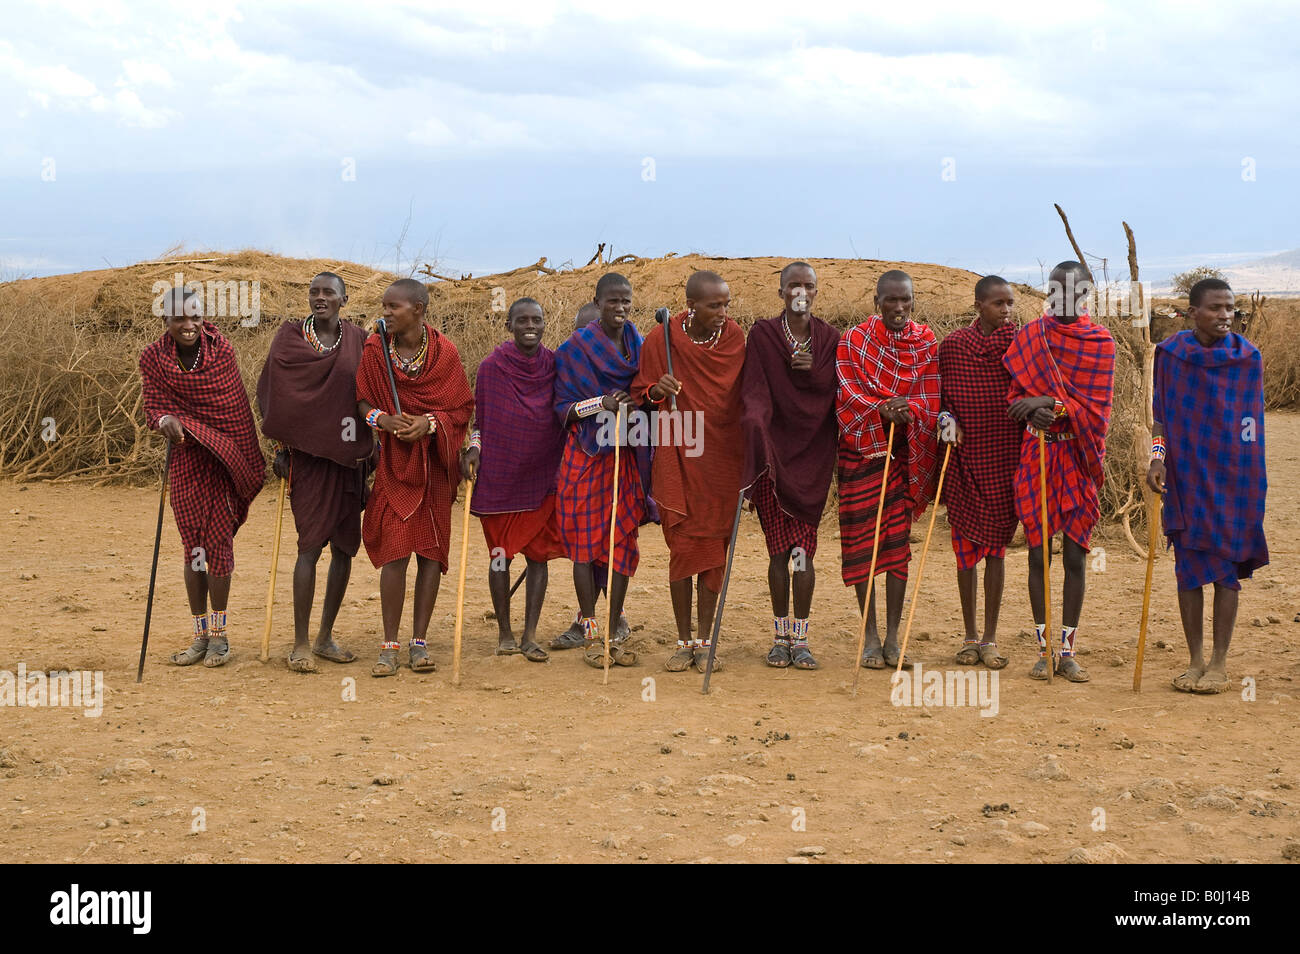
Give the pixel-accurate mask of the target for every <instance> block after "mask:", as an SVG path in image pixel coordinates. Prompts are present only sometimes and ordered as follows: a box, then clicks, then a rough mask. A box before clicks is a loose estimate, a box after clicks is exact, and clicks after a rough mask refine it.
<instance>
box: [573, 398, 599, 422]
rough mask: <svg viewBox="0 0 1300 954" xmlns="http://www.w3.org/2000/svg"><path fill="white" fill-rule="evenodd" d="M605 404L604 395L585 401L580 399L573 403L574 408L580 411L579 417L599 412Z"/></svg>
mask: <svg viewBox="0 0 1300 954" xmlns="http://www.w3.org/2000/svg"><path fill="white" fill-rule="evenodd" d="M604 406H605V399H604V398H603V397H594V398H587V399H586V400H585V401H579V402H578V403H577V404H575V405H573V407H574V410H576V411H577V412H578V417H591V416H592V415H593V414H599V413H600V409H601V408H602V407H604Z"/></svg>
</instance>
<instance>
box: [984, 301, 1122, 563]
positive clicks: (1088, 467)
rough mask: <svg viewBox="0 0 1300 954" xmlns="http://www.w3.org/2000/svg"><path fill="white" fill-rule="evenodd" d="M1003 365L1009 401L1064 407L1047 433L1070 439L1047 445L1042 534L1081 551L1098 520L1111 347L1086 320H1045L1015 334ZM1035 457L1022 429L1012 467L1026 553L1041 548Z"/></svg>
mask: <svg viewBox="0 0 1300 954" xmlns="http://www.w3.org/2000/svg"><path fill="white" fill-rule="evenodd" d="M1003 363H1004V364H1005V365H1006V367H1007V370H1008V371H1010V372H1011V387H1010V388H1009V389H1008V391H1007V401H1008V402H1012V401H1016V400H1019V399H1020V398H1022V397H1025V396H1026V395H1034V396H1040V395H1041V396H1052V397H1055V398H1056V399H1057V400H1059V401H1061V402H1062V403H1063V404H1064V405H1065V409H1066V415H1065V416H1064V417H1062V418H1058V419H1057V420H1056V422H1055V423H1054V424H1053V426H1052V427H1051V428H1050V429H1049V431H1048V433H1049V434H1050V435H1053V436H1057V435H1060V436H1064V435H1069V434H1072V435H1074V436H1073V437H1068V436H1066V437H1065V439H1062V440H1054V441H1052V442H1051V443H1049V444H1048V445H1047V453H1046V458H1047V520H1048V524H1049V526H1048V529H1049V530H1050V531H1051V532H1052V534H1053V535H1055V534H1056V533H1059V532H1064V533H1065V534H1066V536H1068V537H1069V538H1070V539H1071V540H1074V541H1075V542H1076V543H1078V544H1079V545H1081V546H1083V547H1084V548H1085V549H1086V548H1087V547H1088V545H1089V543H1090V542H1091V540H1092V529H1093V527H1094V526H1096V523H1097V519H1098V517H1099V516H1100V515H1101V508H1100V506H1099V504H1098V500H1097V490H1098V488H1099V487H1100V486H1101V483H1102V479H1103V472H1102V458H1103V456H1104V455H1105V453H1106V430H1107V428H1108V427H1109V426H1110V408H1111V399H1112V396H1113V391H1114V388H1113V385H1114V374H1115V340H1114V339H1113V338H1112V337H1111V335H1110V332H1109V331H1107V330H1106V329H1105V328H1103V327H1102V326H1101V325H1096V324H1093V323H1092V321H1090V320H1089V319H1088V317H1087V316H1086V315H1085V316H1081V317H1079V318H1078V319H1077V320H1075V321H1073V322H1060V321H1057V320H1056V319H1055V318H1054V317H1052V316H1051V315H1043V316H1042V317H1040V318H1037V319H1035V320H1034V321H1031V322H1030V323H1029V324H1028V325H1026V326H1025V327H1024V328H1022V329H1020V331H1019V332H1017V334H1016V337H1015V339H1014V340H1013V341H1012V342H1011V346H1010V347H1009V348H1008V349H1007V354H1006V357H1005V358H1003ZM1038 457H1039V455H1038V437H1037V435H1036V434H1034V433H1032V432H1031V431H1030V430H1029V429H1026V431H1025V435H1024V437H1023V439H1022V444H1021V448H1020V463H1019V465H1018V466H1017V468H1016V479H1015V495H1016V498H1015V508H1016V516H1017V517H1019V518H1020V522H1021V523H1022V524H1024V527H1025V539H1026V541H1027V542H1028V544H1029V545H1030V546H1031V547H1032V546H1042V516H1041V514H1042V502H1041V500H1040V498H1039V493H1040V490H1039V484H1038V469H1039V460H1038Z"/></svg>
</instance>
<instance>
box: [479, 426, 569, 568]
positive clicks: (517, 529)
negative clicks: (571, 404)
mask: <svg viewBox="0 0 1300 954" xmlns="http://www.w3.org/2000/svg"><path fill="white" fill-rule="evenodd" d="M548 410H549V409H548ZM479 523H480V524H481V525H482V527H483V539H484V540H485V541H486V542H487V548H488V555H489V556H491V557H493V558H495V557H496V556H498V555H499V554H497V553H494V552H493V551H495V550H498V549H500V551H501V552H503V553H504V554H505V558H506V559H507V560H513V559H514V558H515V554H517V553H522V554H523V555H524V556H525V557H526V558H528V559H529V560H533V561H534V562H537V563H546V562H548V561H550V560H558V559H559V558H560V557H562V556H564V544H563V542H561V540H560V527H559V524H558V523H557V522H556V519H555V494H547V495H546V496H545V497H543V498H542V505H541V506H540V507H538V508H537V509H536V510H521V511H516V512H514V513H489V514H484V515H483V516H481V517H479Z"/></svg>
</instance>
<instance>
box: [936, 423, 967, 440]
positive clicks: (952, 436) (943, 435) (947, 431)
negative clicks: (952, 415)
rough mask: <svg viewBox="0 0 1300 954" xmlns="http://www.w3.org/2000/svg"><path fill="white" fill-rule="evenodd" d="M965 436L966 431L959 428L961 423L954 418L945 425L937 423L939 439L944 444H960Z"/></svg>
mask: <svg viewBox="0 0 1300 954" xmlns="http://www.w3.org/2000/svg"><path fill="white" fill-rule="evenodd" d="M965 437H966V432H965V431H963V430H962V429H961V425H960V424H958V423H957V421H956V420H953V421H952V423H950V424H949V425H948V426H947V427H945V426H944V425H942V424H940V425H939V440H940V441H942V442H943V443H945V444H961V442H962V441H963V440H964V439H965Z"/></svg>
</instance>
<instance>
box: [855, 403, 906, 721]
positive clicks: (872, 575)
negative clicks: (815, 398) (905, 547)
mask: <svg viewBox="0 0 1300 954" xmlns="http://www.w3.org/2000/svg"><path fill="white" fill-rule="evenodd" d="M885 447H887V448H889V449H888V450H886V451H885V472H884V473H883V474H882V475H881V477H880V503H879V505H877V507H876V536H875V539H874V540H873V541H872V543H871V569H870V570H868V571H867V595H866V596H864V597H863V599H862V623H861V625H859V626H858V651H857V653H856V654H855V655H854V657H853V695H854V697H855V698H856V697H857V694H858V677H859V675H860V672H859V671H860V670H861V669H862V647H863V646H864V645H866V642H867V611H868V610H869V609H871V594H872V591H873V590H875V588H876V557H878V556H879V555H880V519H881V517H883V516H884V515H885V491H886V490H887V489H888V488H889V461H890V458H891V452H892V451H893V449H894V422H893V421H890V422H889V440H888V441H886V442H885ZM898 658H899V659H902V658H903V657H902V655H900V656H899V657H898Z"/></svg>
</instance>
